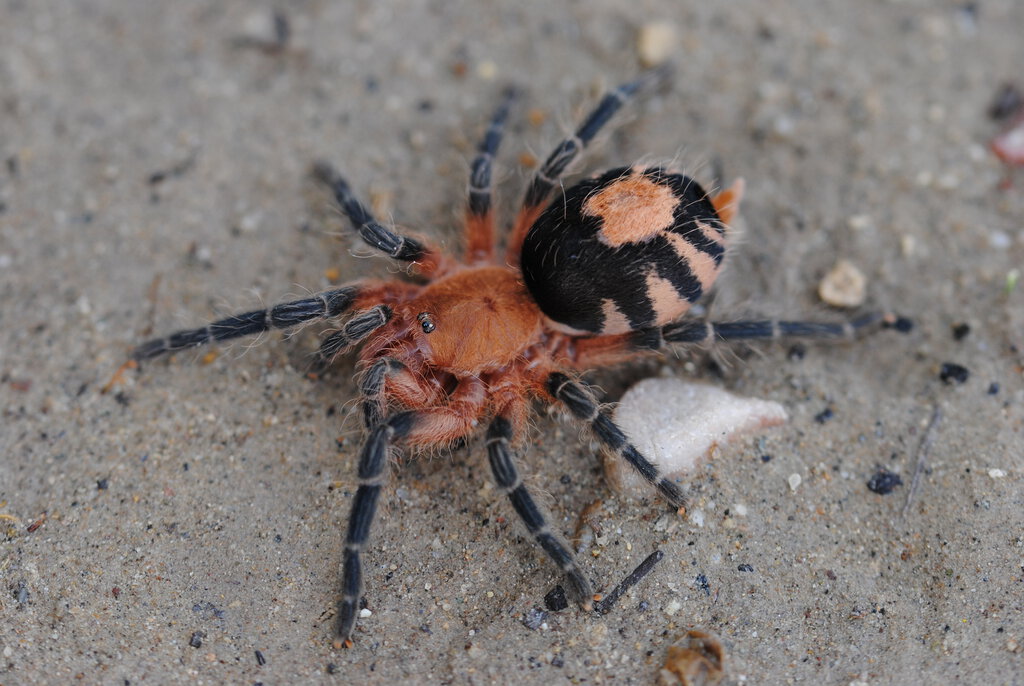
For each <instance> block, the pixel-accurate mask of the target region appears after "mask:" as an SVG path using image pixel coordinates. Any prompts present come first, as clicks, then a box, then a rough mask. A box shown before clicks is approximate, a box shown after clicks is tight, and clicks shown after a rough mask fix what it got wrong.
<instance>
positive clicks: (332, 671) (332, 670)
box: [327, 662, 338, 674]
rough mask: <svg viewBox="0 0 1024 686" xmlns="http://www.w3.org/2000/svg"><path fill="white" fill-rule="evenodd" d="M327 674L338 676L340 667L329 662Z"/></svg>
mask: <svg viewBox="0 0 1024 686" xmlns="http://www.w3.org/2000/svg"><path fill="white" fill-rule="evenodd" d="M327 673H328V674H337V673H338V665H336V664H334V663H333V662H328V663H327Z"/></svg>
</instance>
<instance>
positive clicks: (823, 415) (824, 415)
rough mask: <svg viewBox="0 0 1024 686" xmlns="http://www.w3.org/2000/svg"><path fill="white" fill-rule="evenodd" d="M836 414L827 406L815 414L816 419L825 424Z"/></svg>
mask: <svg viewBox="0 0 1024 686" xmlns="http://www.w3.org/2000/svg"><path fill="white" fill-rule="evenodd" d="M835 416H836V413H835V412H833V411H832V408H831V407H826V408H825V409H824V410H822V411H821V412H819V413H818V414H816V415H814V421H816V422H818V423H819V424H824V423H825V422H827V421H828V420H830V419H832V418H833V417H835Z"/></svg>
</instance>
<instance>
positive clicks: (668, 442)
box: [604, 378, 787, 497]
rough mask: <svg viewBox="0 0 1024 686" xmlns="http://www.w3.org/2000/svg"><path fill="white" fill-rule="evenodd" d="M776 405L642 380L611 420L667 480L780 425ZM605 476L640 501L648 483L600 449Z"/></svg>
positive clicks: (781, 412)
mask: <svg viewBox="0 0 1024 686" xmlns="http://www.w3.org/2000/svg"><path fill="white" fill-rule="evenodd" d="M786 419H787V416H786V410H785V408H783V407H782V406H781V405H779V404H778V403H776V402H772V401H768V400H760V399H758V398H744V397H742V396H738V395H734V394H732V393H729V392H728V391H724V390H722V389H720V388H717V387H715V386H710V385H707V384H698V383H688V382H686V381H682V380H680V379H676V378H652V379H645V380H643V381H641V382H640V383H638V384H636V385H634V386H633V387H632V388H630V389H629V390H628V391H626V394H625V395H623V396H622V401H621V402H620V403H619V406H618V408H617V409H616V410H615V421H616V423H617V424H618V425H619V426H620V427H622V430H623V431H624V432H625V433H626V435H627V436H629V438H630V440H631V441H632V443H633V445H634V446H635V447H636V448H637V449H638V450H639V451H640V452H641V453H642V454H643V455H644V456H645V457H646V458H647V459H648V460H650V461H651V462H653V463H654V464H655V465H656V466H657V467H658V469H659V470H660V471H661V472H662V474H663V475H664V476H666V477H668V478H670V479H671V478H677V477H680V476H684V475H686V474H689V473H692V472H693V471H695V470H696V469H697V468H698V467H699V466H700V465H701V464H703V463H704V462H705V461H706V460H708V459H710V458H711V456H712V454H713V452H714V451H715V449H716V448H718V447H719V446H721V445H725V444H726V443H728V442H729V441H730V440H733V439H735V438H736V437H738V436H740V435H743V434H746V433H750V432H752V431H758V430H760V429H764V428H766V427H769V426H778V425H779V424H783V423H785V422H786ZM604 468H605V478H606V479H607V480H608V483H609V484H611V486H612V488H614V489H615V490H616V491H618V492H619V493H621V494H623V495H626V496H632V497H642V496H647V495H650V494H652V493H653V490H652V489H651V487H650V485H649V484H647V482H646V481H644V479H643V478H642V477H641V476H640V475H638V474H637V473H636V472H635V471H634V470H633V468H632V467H630V466H629V465H628V464H626V463H625V461H623V460H622V459H621V458H620V457H619V456H618V455H617V454H615V453H613V452H611V451H605V458H604Z"/></svg>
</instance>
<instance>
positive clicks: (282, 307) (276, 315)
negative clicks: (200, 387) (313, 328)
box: [132, 286, 359, 360]
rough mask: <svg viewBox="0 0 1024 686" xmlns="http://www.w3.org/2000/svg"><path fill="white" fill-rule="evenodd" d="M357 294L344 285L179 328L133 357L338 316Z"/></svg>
mask: <svg viewBox="0 0 1024 686" xmlns="http://www.w3.org/2000/svg"><path fill="white" fill-rule="evenodd" d="M358 294H359V288H358V287H356V286H345V287H343V288H337V289H335V290H332V291H324V292H323V293H317V294H316V295H313V296H310V297H309V298H303V299H302V300H293V301H292V302H286V303H281V304H279V305H274V306H273V307H270V308H267V309H265V310H254V311H252V312H245V313H243V314H236V315H234V316H231V317H226V318H225V319H220V320H218V321H215V322H213V323H212V324H207V325H206V326H204V327H200V328H198V329H186V330H184V331H177V332H175V333H172V334H171V335H169V336H166V337H164V338H155V339H153V340H151V341H146V342H145V343H143V344H141V345H140V346H138V347H137V348H135V350H133V351H132V359H134V360H148V359H150V358H153V357H158V356H160V355H163V354H165V353H170V352H174V351H176V350H184V349H185V348H194V347H197V346H200V345H205V344H207V343H213V342H216V341H226V340H229V339H232V338H238V337H240V336H249V335H252V334H256V333H262V332H264V331H269V330H270V329H287V328H290V327H293V326H297V325H299V324H303V323H305V322H311V321H314V320H317V319H330V318H332V317H337V316H339V315H341V314H344V313H345V312H346V311H347V310H348V309H349V307H351V306H352V302H353V301H354V300H355V298H356V296H357V295H358Z"/></svg>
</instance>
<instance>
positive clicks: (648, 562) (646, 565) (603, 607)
mask: <svg viewBox="0 0 1024 686" xmlns="http://www.w3.org/2000/svg"><path fill="white" fill-rule="evenodd" d="M663 557H665V553H663V552H661V551H660V550H655V551H654V552H653V553H651V554H650V555H648V556H647V557H646V558H645V559H644V561H643V562H641V563H640V564H639V565H637V568H636V569H634V570H633V571H632V572H630V573H629V576H627V577H626V578H625V579H623V580H622V581H620V582H619V585H618V586H616V587H615V588H613V589H612V592H611V593H609V594H608V595H606V596H605V597H604V598H601V600H599V601H597V602H596V603H594V609H595V610H597V613H598V614H600V615H606V614H608V613H609V612H611V609H612V605H614V604H615V603H616V602H617V601H618V600H619V598H621V597H622V595H623V594H624V593H625V592H626V591H628V590H629V589H631V588H633V587H634V586H636V584H637V582H639V581H640V580H641V579H643V578H644V577H645V576H647V575H648V574H650V573H651V570H652V569H654V565H656V564H658V563H659V562H661V558H663Z"/></svg>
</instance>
